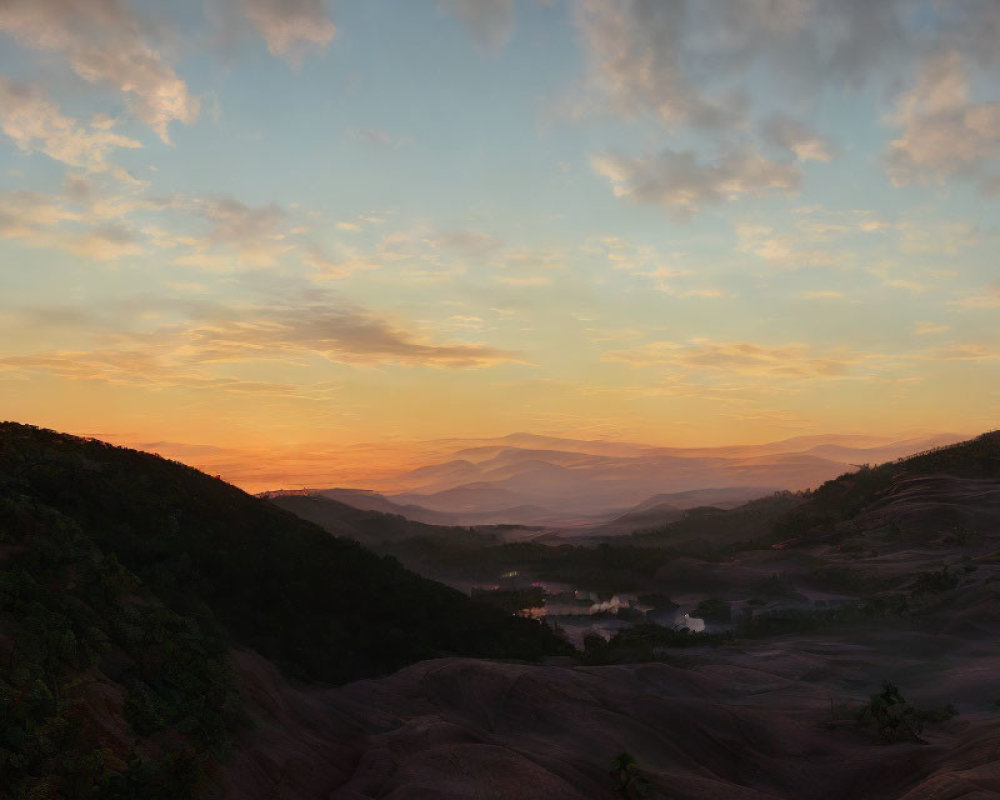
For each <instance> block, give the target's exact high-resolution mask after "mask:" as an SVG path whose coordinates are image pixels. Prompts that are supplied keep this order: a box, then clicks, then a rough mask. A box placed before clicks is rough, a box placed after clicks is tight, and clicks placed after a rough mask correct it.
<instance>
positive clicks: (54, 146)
mask: <svg viewBox="0 0 1000 800" xmlns="http://www.w3.org/2000/svg"><path fill="white" fill-rule="evenodd" d="M112 127H113V121H112V120H109V119H106V118H100V117H98V118H95V119H92V120H91V121H90V123H88V124H83V123H80V122H79V121H78V120H75V119H73V118H71V117H67V116H65V115H64V114H63V113H62V112H61V111H60V110H59V107H58V106H57V105H56V104H55V103H53V102H51V101H50V100H48V99H46V97H45V95H44V94H43V92H42V90H41V89H40V88H39V87H37V86H34V85H31V84H24V83H14V82H13V81H10V80H8V79H7V78H4V77H0V128H2V129H3V132H4V133H5V134H7V136H9V137H10V138H11V139H12V140H13V142H14V144H15V145H16V146H17V148H18V149H19V150H21V151H22V152H24V153H32V152H36V151H37V152H40V153H44V154H45V155H47V156H49V158H53V159H55V160H56V161H61V162H62V163H64V164H68V165H69V166H72V167H79V168H82V169H86V170H88V171H90V172H109V171H110V172H114V173H115V174H116V175H118V176H119V177H127V175H126V174H125V173H124V171H122V170H119V169H117V168H115V167H114V166H113V165H112V164H111V163H110V162H109V161H108V156H109V155H110V154H111V153H112V152H113V151H114V150H116V149H118V148H127V149H135V148H139V147H142V144H140V143H139V142H137V141H136V140H134V139H130V138H129V137H127V136H123V135H121V134H119V133H115V132H114V131H113V130H112Z"/></svg>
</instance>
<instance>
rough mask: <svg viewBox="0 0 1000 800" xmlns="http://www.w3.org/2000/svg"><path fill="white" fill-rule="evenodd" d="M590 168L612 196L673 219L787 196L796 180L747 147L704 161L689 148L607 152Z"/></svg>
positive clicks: (788, 168)
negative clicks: (633, 154)
mask: <svg viewBox="0 0 1000 800" xmlns="http://www.w3.org/2000/svg"><path fill="white" fill-rule="evenodd" d="M591 165H592V167H593V168H594V171H595V172H597V173H598V174H599V175H602V176H604V177H605V178H607V179H608V180H609V181H610V182H611V184H612V186H613V188H614V193H615V196H616V197H620V198H622V199H624V200H628V201H629V202H633V203H642V204H647V205H659V206H663V207H664V208H665V209H667V211H668V212H670V213H671V214H673V215H675V216H679V217H687V216H690V215H691V214H693V213H695V212H696V211H698V210H700V209H701V208H702V207H703V206H705V205H710V204H715V203H722V202H724V201H726V200H733V199H736V198H739V197H741V196H744V195H746V196H758V195H761V194H765V193H768V192H773V191H777V192H793V191H795V190H797V189H798V188H799V184H800V183H801V180H802V175H801V173H800V172H799V169H798V167H796V166H795V164H792V163H788V162H781V161H771V160H769V159H768V158H766V157H765V156H763V155H762V154H761V153H759V152H757V151H755V150H752V149H748V148H737V149H735V150H730V151H728V152H724V153H722V154H721V155H719V156H718V157H716V158H715V159H714V160H712V161H707V162H705V161H700V160H699V157H698V154H697V153H696V152H695V151H693V150H684V151H679V152H678V151H674V150H670V149H666V150H663V151H661V152H659V153H656V154H653V155H647V156H640V157H638V158H627V157H623V156H620V155H617V154H614V153H609V154H605V155H601V156H595V157H594V158H593V159H592V160H591Z"/></svg>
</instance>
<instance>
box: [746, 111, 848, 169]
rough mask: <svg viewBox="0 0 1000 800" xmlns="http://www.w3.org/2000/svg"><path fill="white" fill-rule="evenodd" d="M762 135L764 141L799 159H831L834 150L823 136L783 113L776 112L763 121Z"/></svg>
mask: <svg viewBox="0 0 1000 800" xmlns="http://www.w3.org/2000/svg"><path fill="white" fill-rule="evenodd" d="M763 135H764V139H765V141H767V142H769V143H770V144H773V145H774V146H775V147H780V148H781V149H782V150H785V151H787V152H788V153H791V154H792V155H794V156H795V157H796V158H797V159H799V160H800V161H831V160H833V157H834V155H835V152H836V151H835V148H834V147H833V144H832V143H831V142H830V140H829V139H827V138H826V137H825V136H821V135H820V134H818V133H816V131H814V130H813V129H812V128H810V127H808V126H807V125H804V124H803V123H801V122H799V121H797V120H794V119H792V118H791V117H786V116H785V115H783V114H776V115H774V116H772V117H771V118H770V119H768V121H767V122H765V123H764V126H763Z"/></svg>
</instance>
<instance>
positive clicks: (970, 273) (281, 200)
mask: <svg viewBox="0 0 1000 800" xmlns="http://www.w3.org/2000/svg"><path fill="white" fill-rule="evenodd" d="M998 32H1000V6H998V4H996V3H995V2H992V1H991V0H956V2H953V3H949V4H946V5H941V4H935V3H932V2H919V1H918V0H891V1H889V0H887V2H884V3H869V2H862V1H861V0H837V1H836V2H834V0H739V1H737V0H720V2H718V3H712V4H700V3H695V2H693V0H687V1H685V0H661V2H651V0H645V1H643V0H552V1H551V2H542V1H541V0H340V2H337V3H335V4H333V3H331V4H329V5H328V4H325V3H323V2H321V0H295V2H278V0H206V2H204V3H202V2H185V3H181V4H166V3H152V2H145V3H138V2H135V3H130V2H128V1H127V0H76V2H67V1H66V0H10V2H7V3H5V4H4V6H3V8H2V9H0V131H2V135H0V174H2V175H3V176H4V181H3V186H2V192H0V258H2V263H3V265H4V266H3V268H2V269H0V413H2V414H3V416H5V417H9V418H12V419H20V420H24V421H28V422H35V423H38V424H44V425H49V426H53V427H58V428H62V429H67V430H72V431H75V432H101V433H103V434H106V435H109V436H112V437H117V438H118V439H119V440H122V441H136V442H141V441H150V440H167V441H176V442H182V443H188V444H199V445H217V446H220V447H227V448H236V447H241V446H246V445H248V443H250V444H252V445H253V446H254V447H258V448H266V447H268V446H276V445H278V444H281V445H282V446H285V445H289V446H294V447H300V448H303V452H305V450H306V449H308V448H309V447H312V446H313V445H314V444H315V443H317V442H321V443H329V442H347V443H350V442H372V441H408V440H416V439H422V438H433V437H439V436H449V435H458V436H473V435H500V434H503V433H507V432H509V431H512V430H531V431H536V432H539V433H550V434H565V435H588V436H602V437H603V436H606V437H617V438H632V439H641V440H643V441H649V442H656V443H665V444H667V443H676V444H696V443H698V444H721V443H729V442H736V441H763V440H766V439H775V438H781V437H783V436H793V435H799V434H803V433H816V432H829V431H840V432H852V433H853V432H864V433H876V432H879V433H887V434H888V433H892V434H894V433H897V432H906V431H917V430H920V431H929V430H934V431H942V430H960V431H965V432H975V431H978V430H981V429H985V428H989V427H995V423H996V419H997V417H998V411H1000V370H998V356H1000V349H998V346H1000V327H998V326H997V324H996V317H997V311H998V309H1000V275H998V269H997V264H996V258H995V252H996V250H997V243H998V242H997V238H998V237H997V227H998V224H997V223H998V220H997V203H998V195H1000V141H998V140H1000V102H998V101H1000V97H998V96H997V95H998V90H997V87H998V86H1000V80H998V78H1000V63H998V62H1000V55H998V53H997V48H996V47H995V42H996V40H997V35H998Z"/></svg>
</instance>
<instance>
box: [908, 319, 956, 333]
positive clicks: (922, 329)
mask: <svg viewBox="0 0 1000 800" xmlns="http://www.w3.org/2000/svg"><path fill="white" fill-rule="evenodd" d="M950 330H951V326H950V325H939V324H937V323H935V322H921V323H920V324H918V325H917V327H916V328H914V330H913V333H914V334H915V335H917V336H933V335H936V334H938V333H947V332H948V331H950Z"/></svg>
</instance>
